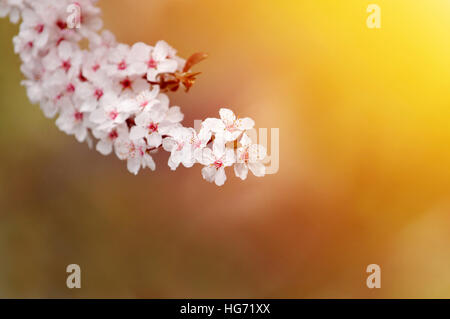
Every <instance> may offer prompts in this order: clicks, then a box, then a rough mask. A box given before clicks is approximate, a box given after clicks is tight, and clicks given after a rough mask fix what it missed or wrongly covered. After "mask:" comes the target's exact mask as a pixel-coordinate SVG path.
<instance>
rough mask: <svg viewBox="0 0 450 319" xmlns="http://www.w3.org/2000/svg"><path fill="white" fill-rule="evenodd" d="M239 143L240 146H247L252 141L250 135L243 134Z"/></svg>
mask: <svg viewBox="0 0 450 319" xmlns="http://www.w3.org/2000/svg"><path fill="white" fill-rule="evenodd" d="M239 143H241V145H242V146H248V145H250V144H251V143H252V140H251V139H250V137H249V136H248V135H247V134H245V133H244V134H243V135H242V137H241V139H240V141H239Z"/></svg>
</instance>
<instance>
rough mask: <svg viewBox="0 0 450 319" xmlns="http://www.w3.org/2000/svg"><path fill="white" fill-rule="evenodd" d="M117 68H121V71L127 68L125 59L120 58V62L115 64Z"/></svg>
mask: <svg viewBox="0 0 450 319" xmlns="http://www.w3.org/2000/svg"><path fill="white" fill-rule="evenodd" d="M117 68H118V69H119V70H121V71H123V70H125V69H126V68H127V63H126V62H125V60H122V62H120V63H119V64H118V65H117Z"/></svg>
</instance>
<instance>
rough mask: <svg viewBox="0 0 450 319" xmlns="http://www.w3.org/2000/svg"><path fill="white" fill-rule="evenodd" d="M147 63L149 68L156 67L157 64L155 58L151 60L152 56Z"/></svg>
mask: <svg viewBox="0 0 450 319" xmlns="http://www.w3.org/2000/svg"><path fill="white" fill-rule="evenodd" d="M147 64H148V67H149V68H150V69H156V67H157V66H158V63H157V62H156V61H155V60H153V58H151V59H150V61H148V63H147Z"/></svg>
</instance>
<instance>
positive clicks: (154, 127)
mask: <svg viewBox="0 0 450 319" xmlns="http://www.w3.org/2000/svg"><path fill="white" fill-rule="evenodd" d="M148 130H149V131H150V133H154V132H156V131H158V124H155V123H153V122H151V123H150V125H149V126H148Z"/></svg>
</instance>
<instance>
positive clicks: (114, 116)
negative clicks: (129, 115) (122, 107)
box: [109, 111, 119, 120]
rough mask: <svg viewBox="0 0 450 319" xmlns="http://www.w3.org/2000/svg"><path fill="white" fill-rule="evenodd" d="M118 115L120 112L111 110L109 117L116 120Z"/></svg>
mask: <svg viewBox="0 0 450 319" xmlns="http://www.w3.org/2000/svg"><path fill="white" fill-rule="evenodd" d="M117 116H119V113H118V112H117V111H111V112H109V118H110V119H111V120H115V119H116V117H117Z"/></svg>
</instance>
